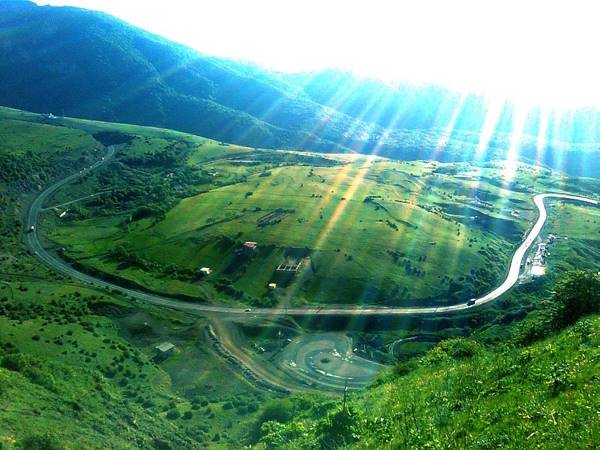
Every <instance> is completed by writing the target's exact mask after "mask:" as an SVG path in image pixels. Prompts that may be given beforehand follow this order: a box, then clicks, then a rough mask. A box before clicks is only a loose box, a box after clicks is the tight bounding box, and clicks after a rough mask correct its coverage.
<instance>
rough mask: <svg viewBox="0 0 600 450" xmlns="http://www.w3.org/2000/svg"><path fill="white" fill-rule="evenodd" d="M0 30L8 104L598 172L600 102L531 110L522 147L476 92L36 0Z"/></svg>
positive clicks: (7, 12) (7, 7)
mask: <svg viewBox="0 0 600 450" xmlns="http://www.w3.org/2000/svg"><path fill="white" fill-rule="evenodd" d="M0 36H1V38H0V105H4V106H10V107H14V108H20V109H25V110H28V111H34V112H53V113H55V114H60V115H67V116H73V117H82V118H89V119H96V120H105V121H115V122H126V123H132V124H138V125H152V126H157V127H164V128H170V129H174V130H180V131H185V132H190V133H195V134H199V135H202V136H207V137H210V138H213V139H217V140H223V141H227V142H231V143H236V144H243V145H248V146H257V147H267V148H292V149H305V150H318V151H326V152H340V151H341V152H343V151H358V152H363V153H377V154H380V155H384V156H388V157H392V158H399V159H408V160H410V159H436V160H441V161H457V160H470V159H472V158H474V157H477V158H480V159H486V160H489V159H501V158H506V157H507V156H510V154H515V153H516V154H517V155H518V157H519V158H520V159H521V160H523V161H525V162H528V163H539V164H546V165H548V166H551V167H552V168H555V169H560V170H564V171H566V172H568V173H570V174H573V175H588V176H598V174H599V173H600V157H598V155H599V149H598V146H597V145H595V144H590V143H595V142H598V140H599V139H600V127H598V126H597V124H598V123H600V121H599V120H598V119H599V117H598V112H597V111H595V110H583V111H573V112H570V113H568V114H566V115H565V116H558V115H553V114H551V115H550V116H549V119H548V122H547V123H546V126H545V127H544V126H542V124H541V112H540V110H537V111H533V112H532V114H530V116H528V118H527V121H526V123H525V125H524V129H523V133H524V134H523V136H521V137H520V141H519V142H518V143H517V145H518V151H516V152H515V151H514V150H515V149H514V148H512V149H511V146H513V147H514V143H513V142H512V141H511V139H510V136H509V133H510V132H512V131H513V126H514V118H515V111H514V107H513V105H511V104H509V103H504V104H502V105H500V107H499V111H498V114H497V115H493V114H490V111H489V110H490V105H488V104H487V103H486V101H485V100H484V99H483V98H481V97H478V96H475V95H470V96H466V97H463V96H461V95H458V94H456V93H453V92H450V91H447V90H445V89H441V88H438V87H435V86H421V87H416V86H410V85H403V86H396V87H392V86H388V85H386V84H384V83H381V82H378V81H374V80H367V79H360V78H357V77H355V76H354V75H352V74H350V73H347V72H341V71H336V70H326V71H322V72H318V73H309V74H292V75H289V74H280V73H276V72H272V71H268V70H265V69H263V68H260V67H258V66H254V65H251V64H247V63H240V62H236V61H230V60H225V59H220V58H215V57H208V56H205V55H202V54H200V53H198V52H196V51H194V50H192V49H190V48H187V47H185V46H182V45H179V44H176V43H174V42H171V41H168V40H166V39H163V38H161V37H159V36H157V35H154V34H151V33H148V32H146V31H143V30H141V29H139V28H136V27H133V26H131V25H129V24H127V23H125V22H123V21H121V20H118V19H116V18H114V17H111V16H109V15H107V14H103V13H98V12H93V11H88V10H84V9H78V8H72V7H52V6H37V5H36V4H35V3H32V2H29V1H25V0H0ZM492 116H493V117H492ZM486 118H487V120H488V121H489V119H492V120H493V121H492V122H491V123H487V124H486ZM490 125H491V128H490ZM484 128H485V132H484ZM542 130H546V131H542ZM520 131H521V130H519V132H520ZM536 136H540V141H541V143H540V142H538V141H537V140H536V139H537V138H536ZM488 139H489V140H488ZM559 141H565V142H566V143H567V144H564V143H560V142H559ZM575 142H576V143H583V145H579V144H578V145H577V146H574V145H573V143H575ZM481 149H483V150H484V151H481ZM510 152H512V153H510Z"/></svg>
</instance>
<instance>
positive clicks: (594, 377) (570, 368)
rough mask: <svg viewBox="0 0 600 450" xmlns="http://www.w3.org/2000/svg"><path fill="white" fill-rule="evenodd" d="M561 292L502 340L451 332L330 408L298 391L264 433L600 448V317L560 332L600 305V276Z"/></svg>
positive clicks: (268, 437)
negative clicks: (284, 414) (534, 335)
mask: <svg viewBox="0 0 600 450" xmlns="http://www.w3.org/2000/svg"><path fill="white" fill-rule="evenodd" d="M580 288H581V289H580ZM578 289H579V292H578V293H577V291H578ZM557 291H558V293H556V294H554V296H553V297H552V298H551V300H552V301H557V300H556V299H558V298H561V299H562V301H565V303H562V301H558V304H556V303H551V304H550V305H548V308H549V309H550V310H553V311H555V312H554V315H553V314H552V313H550V314H541V316H538V319H537V320H535V319H526V320H525V321H524V322H523V323H521V324H520V326H518V327H517V328H516V329H515V330H514V331H513V337H512V339H510V340H508V341H506V342H504V343H503V344H502V345H496V346H492V347H487V348H486V347H485V346H483V345H482V344H481V343H479V342H478V340H477V338H476V335H475V336H474V337H473V338H471V339H464V338H459V339H451V340H446V341H443V342H442V343H440V344H438V345H437V346H436V347H435V348H434V349H433V350H431V351H430V352H429V353H427V354H426V355H425V356H424V357H421V358H415V359H412V360H409V361H407V362H403V363H400V364H398V365H397V366H396V367H395V368H394V370H393V371H389V372H388V373H387V374H386V375H385V376H382V377H381V378H380V380H379V381H378V382H376V383H375V385H374V386H373V387H371V388H369V389H368V390H366V391H365V392H363V393H358V394H352V395H351V396H350V398H349V399H348V400H347V402H346V405H345V407H344V405H343V403H342V402H341V401H338V402H337V405H335V406H333V405H332V404H331V403H329V410H328V412H327V413H326V414H324V413H323V412H322V409H319V406H321V408H322V407H324V406H325V403H322V404H320V405H311V407H310V408H306V407H305V406H303V403H302V400H301V399H298V400H297V401H296V403H295V405H294V406H292V407H291V408H292V409H293V408H294V407H295V411H296V415H294V417H293V418H289V417H288V418H283V419H281V418H277V419H275V420H272V421H270V422H267V423H263V424H262V425H261V428H260V429H261V431H260V432H259V433H257V435H259V436H262V438H261V442H262V443H264V444H266V447H267V448H284V449H293V448H306V449H310V448H314V449H334V448H356V449H364V448H374V449H375V448H377V449H379V448H390V449H392V448H394V449H395V448H433V449H445V448H478V449H479V448H481V449H485V448H515V449H516V448H549V449H550V448H552V449H553V448H556V449H563V448H595V447H596V446H597V443H598V440H599V439H600V418H599V417H598V404H599V403H600V389H599V386H598V374H599V373H600V372H599V371H600V350H599V349H600V316H597V315H596V316H590V317H586V318H583V319H581V320H579V321H578V322H577V323H576V324H575V325H573V326H571V327H569V328H566V329H564V330H563V331H561V332H560V333H558V334H556V335H552V333H553V332H554V331H553V330H554V329H553V325H556V324H563V323H564V318H567V319H568V320H567V323H573V322H574V321H575V320H576V318H577V317H579V316H580V314H581V312H582V311H586V312H590V311H596V312H597V311H598V309H599V308H600V298H599V295H600V294H599V293H600V278H599V277H598V275H596V274H587V275H585V274H583V273H579V274H572V275H571V277H570V278H567V279H566V280H565V281H564V282H563V283H562V284H560V285H559V288H558V289H557ZM582 303H584V304H587V305H588V306H587V307H586V308H583V309H581V310H580V311H579V312H578V311H577V310H578V309H579V307H580V305H581V304H582ZM592 304H593V306H591V305H592ZM559 305H560V306H559ZM565 305H570V306H569V307H567V308H566V309H565ZM556 307H558V311H560V313H557V312H556V310H554V309H553V308H556ZM559 317H562V318H561V319H559ZM532 329H537V330H538V331H542V330H543V335H539V336H540V337H541V340H539V341H538V342H534V343H532V344H524V343H523V342H529V341H530V340H531V337H530V336H531V330H532ZM528 336H529V337H528ZM543 336H546V338H544V337H543ZM547 336H550V337H547Z"/></svg>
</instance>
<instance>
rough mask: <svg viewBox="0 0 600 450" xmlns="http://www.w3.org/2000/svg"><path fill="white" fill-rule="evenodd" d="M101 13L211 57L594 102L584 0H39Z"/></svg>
mask: <svg viewBox="0 0 600 450" xmlns="http://www.w3.org/2000/svg"><path fill="white" fill-rule="evenodd" d="M37 3H38V4H51V5H73V6H79V7H84V8H89V9H94V10H100V11H105V12H107V13H109V14H112V15H115V16H117V17H119V18H121V19H124V20H126V21H128V22H130V23H132V24H134V25H136V26H139V27H141V28H144V29H147V30H149V31H152V32H155V33H157V34H160V35H162V36H164V37H167V38H169V39H172V40H175V41H178V42H181V43H184V44H186V45H189V46H191V47H193V48H195V49H196V50H198V51H200V52H202V53H205V54H210V55H216V56H222V57H228V58H234V59H241V60H246V61H252V62H255V63H257V64H259V65H262V66H265V67H268V68H271V69H276V70H281V71H311V70H319V69H323V68H329V67H334V68H340V69H346V70H351V71H353V72H355V73H357V74H359V75H362V76H367V77H373V78H378V79H382V80H385V81H389V82H402V81H408V82H411V83H434V84H440V85H443V86H446V87H450V88H453V89H459V90H465V91H471V92H476V93H480V94H485V95H486V96H487V97H492V98H494V97H498V98H510V99H511V100H513V101H515V102H517V103H521V104H524V105H531V104H543V105H545V104H548V105H552V106H553V107H558V108H568V107H573V106H588V105H600V90H599V89H597V88H596V83H597V81H596V80H598V79H600V65H599V64H598V62H597V58H596V57H595V50H594V45H595V43H596V42H598V41H599V40H600V28H599V27H597V26H596V24H595V20H596V17H597V12H598V11H597V9H599V8H598V7H597V6H595V5H594V3H593V2H585V1H580V0H569V1H537V0H532V1H528V2H519V1H514V0H508V1H494V2H480V1H479V2H478V1H474V0H456V1H442V0H423V1H419V2H391V1H383V0H372V1H369V2H364V1H363V2H360V1H353V0H350V1H339V0H328V1H322V0H320V1H316V0H303V1H299V0H287V1H281V0H255V1H244V0H219V1H218V2H195V1H185V0H170V1H169V2H166V1H145V2H143V6H141V5H142V4H141V3H140V2H137V1H127V0H42V1H37Z"/></svg>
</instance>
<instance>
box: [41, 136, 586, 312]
mask: <svg viewBox="0 0 600 450" xmlns="http://www.w3.org/2000/svg"><path fill="white" fill-rule="evenodd" d="M157 161H158V162H165V161H166V166H164V165H158V163H157ZM136 165H137V167H136ZM140 166H141V167H142V168H143V169H142V170H140V168H139V167H140ZM117 173H118V174H119V175H118V176H116V174H117ZM142 177H154V178H153V179H155V180H156V179H158V180H160V183H161V184H162V187H161V189H162V190H166V193H167V195H166V196H165V195H163V192H162V191H161V190H159V189H158V187H157V186H155V188H154V190H155V192H152V191H149V192H144V194H142V192H143V189H142V188H141V185H140V187H139V188H138V187H136V184H138V183H140V182H141V180H142V179H143V178H142ZM125 180H127V183H126V182H125ZM186 181H188V183H187V184H185V182H186ZM572 181H573V180H572V179H569V178H568V177H564V176H560V175H558V174H553V173H552V172H550V171H547V170H544V169H540V168H534V167H531V166H527V165H522V164H519V165H516V166H515V167H511V166H507V165H506V164H504V163H489V164H486V165H483V166H473V165H469V164H441V163H436V162H433V163H429V162H398V161H393V160H388V159H385V158H375V157H364V156H360V155H336V154H329V155H327V156H326V157H325V156H322V155H319V154H311V153H306V152H305V153H297V152H286V151H277V152H272V151H268V150H261V149H251V148H247V147H236V146H230V145H226V144H223V143H216V142H213V141H207V140H201V139H199V138H194V137H191V136H184V135H182V136H173V137H172V139H165V138H161V139H149V138H141V137H139V136H137V137H134V138H132V139H131V140H130V142H128V143H127V144H124V146H123V147H122V148H121V149H120V150H119V151H118V152H117V156H116V160H115V163H114V164H112V165H110V166H107V167H106V168H105V169H102V170H101V171H99V172H98V173H96V172H94V173H90V174H89V175H87V176H85V177H84V178H83V179H82V180H81V181H79V182H77V183H75V184H74V185H72V186H67V187H65V188H64V189H62V190H61V191H59V192H58V193H57V198H56V199H55V201H54V202H53V203H52V202H50V203H51V204H50V205H48V207H47V208H46V213H45V215H44V216H43V217H44V221H43V222H42V223H43V226H42V234H44V233H45V230H46V229H47V230H48V234H47V238H48V239H49V240H50V242H51V243H52V244H51V248H54V249H55V250H58V251H59V252H60V254H61V255H62V256H63V257H66V258H67V259H68V260H72V261H77V264H78V265H80V266H81V267H83V268H84V270H88V271H92V272H93V273H104V274H107V275H109V276H111V277H113V278H114V277H116V278H118V279H120V280H122V281H124V282H125V283H129V284H130V285H131V286H138V287H141V288H143V289H147V290H150V291H154V292H158V293H162V294H165V295H167V296H176V297H177V296H179V297H180V298H184V299H190V300H191V299H194V300H196V301H200V302H203V303H206V302H208V303H217V304H219V303H220V304H225V305H227V304H231V305H233V304H238V305H239V304H240V303H241V304H247V305H253V306H266V307H273V306H278V307H280V308H283V307H296V306H302V305H310V304H313V305H314V304H316V305H380V306H418V307H424V306H431V307H436V306H447V305H453V304H457V303H465V302H466V301H467V300H468V299H469V298H472V297H478V296H482V295H483V294H485V293H487V292H488V291H491V289H492V288H493V287H495V286H496V285H498V284H500V281H501V278H502V277H503V276H504V274H505V271H506V268H507V267H508V264H509V261H510V258H511V257H512V253H513V252H514V250H515V249H516V247H517V244H519V243H520V241H521V238H522V235H523V234H524V233H525V232H526V231H527V230H528V228H529V226H530V224H531V223H532V222H534V220H535V219H536V218H537V214H538V210H537V208H535V207H534V205H533V204H532V203H531V197H532V195H533V194H534V193H535V192H547V191H555V192H559V193H560V192H561V191H562V192H576V193H577V192H578V193H581V194H583V195H588V196H593V195H594V194H593V190H592V189H593V186H594V185H595V184H594V183H595V181H594V180H584V179H581V180H579V181H578V183H579V185H572V184H570V183H572ZM194 190H196V192H198V193H197V194H196V193H195V192H194ZM118 196H119V197H118ZM117 198H124V199H126V202H122V203H121V204H117ZM71 199H82V200H81V201H79V202H76V203H73V204H71V203H69V200H71ZM52 204H54V205H58V207H54V208H53V207H52ZM63 205H64V206H63ZM590 213H591V211H590ZM586 214H587V213H586ZM590 217H592V216H590ZM593 223H594V224H596V223H597V221H596V219H594V221H593ZM203 267H205V268H207V269H209V270H210V274H206V273H203V272H202V271H201V270H200V269H201V268H203ZM440 267H443V268H444V270H443V272H440V270H439V269H438V268H440ZM270 284H274V285H275V287H269V285H270ZM403 286H404V287H403ZM407 286H410V289H408V288H407Z"/></svg>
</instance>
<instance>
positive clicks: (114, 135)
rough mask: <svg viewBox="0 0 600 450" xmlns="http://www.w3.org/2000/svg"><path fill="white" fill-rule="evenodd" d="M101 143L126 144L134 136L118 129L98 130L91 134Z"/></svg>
mask: <svg viewBox="0 0 600 450" xmlns="http://www.w3.org/2000/svg"><path fill="white" fill-rule="evenodd" d="M92 137H93V138H94V139H96V140H97V141H98V142H100V143H101V144H102V145H118V144H128V143H129V142H131V141H132V140H133V138H134V136H132V135H130V134H127V133H122V132H120V131H99V132H98V133H94V134H93V135H92Z"/></svg>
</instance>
